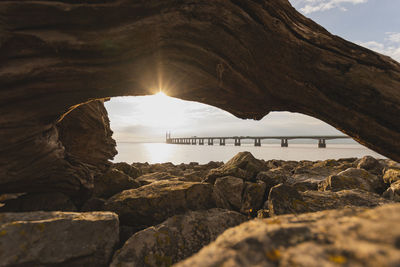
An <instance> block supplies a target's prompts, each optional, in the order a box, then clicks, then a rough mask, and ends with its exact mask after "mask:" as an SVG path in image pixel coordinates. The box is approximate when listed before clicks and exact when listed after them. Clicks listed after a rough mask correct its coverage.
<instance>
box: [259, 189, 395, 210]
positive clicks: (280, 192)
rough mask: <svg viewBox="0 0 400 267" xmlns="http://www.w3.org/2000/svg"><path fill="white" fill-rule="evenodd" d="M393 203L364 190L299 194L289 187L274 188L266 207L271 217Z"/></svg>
mask: <svg viewBox="0 0 400 267" xmlns="http://www.w3.org/2000/svg"><path fill="white" fill-rule="evenodd" d="M388 203H391V202H390V201H387V200H386V199H384V198H382V197H380V196H379V195H378V194H375V193H371V192H366V191H364V190H359V189H353V190H342V191H338V192H330V191H326V192H319V191H311V190H310V191H305V192H299V191H297V190H296V189H295V188H294V187H292V186H289V185H283V184H280V185H277V186H274V187H273V188H272V189H271V191H270V192H269V195H268V200H267V201H266V202H265V204H264V206H265V208H267V209H268V210H269V215H270V216H275V215H281V214H289V213H294V214H298V213H305V212H314V211H320V210H327V209H341V208H345V207H375V206H379V205H383V204H388Z"/></svg>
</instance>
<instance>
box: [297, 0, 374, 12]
mask: <svg viewBox="0 0 400 267" xmlns="http://www.w3.org/2000/svg"><path fill="white" fill-rule="evenodd" d="M367 1H368V0H292V3H293V5H295V6H296V7H297V8H299V9H300V11H301V12H303V13H304V14H310V13H314V12H321V11H326V10H330V9H334V8H338V9H340V10H342V11H347V8H346V7H345V5H348V4H353V5H357V4H363V3H366V2H367Z"/></svg>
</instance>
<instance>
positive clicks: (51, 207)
mask: <svg viewBox="0 0 400 267" xmlns="http://www.w3.org/2000/svg"><path fill="white" fill-rule="evenodd" d="M2 202H3V201H2ZM3 204H4V206H3V207H0V212H11V211H15V212H26V211H77V208H76V206H75V205H74V203H73V202H72V201H71V199H70V198H69V197H68V196H66V195H65V194H63V193H57V192H53V193H31V194H23V195H21V196H18V197H16V198H12V199H9V200H6V201H4V202H3Z"/></svg>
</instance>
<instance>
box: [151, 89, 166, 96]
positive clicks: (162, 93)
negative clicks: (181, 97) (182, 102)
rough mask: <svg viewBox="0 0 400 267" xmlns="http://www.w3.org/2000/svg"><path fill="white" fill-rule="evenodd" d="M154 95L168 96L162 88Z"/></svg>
mask: <svg viewBox="0 0 400 267" xmlns="http://www.w3.org/2000/svg"><path fill="white" fill-rule="evenodd" d="M154 96H156V97H167V95H166V94H165V93H164V92H163V91H162V90H160V91H159V92H158V93H157V94H154Z"/></svg>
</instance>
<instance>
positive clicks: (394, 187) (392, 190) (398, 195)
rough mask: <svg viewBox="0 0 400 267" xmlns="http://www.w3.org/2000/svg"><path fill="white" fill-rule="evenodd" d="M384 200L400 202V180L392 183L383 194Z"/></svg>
mask: <svg viewBox="0 0 400 267" xmlns="http://www.w3.org/2000/svg"><path fill="white" fill-rule="evenodd" d="M382 196H383V197H384V198H387V199H390V200H394V201H399V202H400V180H398V181H396V182H394V183H392V184H391V185H390V187H389V188H388V189H387V190H386V191H385V192H384V193H383V194H382Z"/></svg>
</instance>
